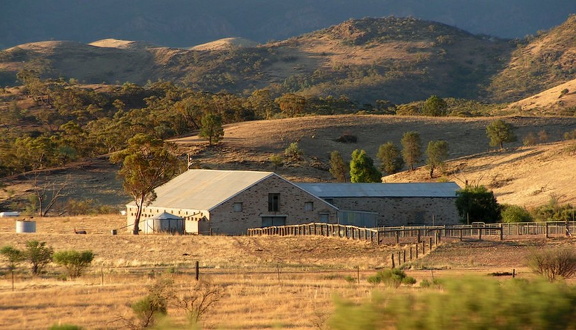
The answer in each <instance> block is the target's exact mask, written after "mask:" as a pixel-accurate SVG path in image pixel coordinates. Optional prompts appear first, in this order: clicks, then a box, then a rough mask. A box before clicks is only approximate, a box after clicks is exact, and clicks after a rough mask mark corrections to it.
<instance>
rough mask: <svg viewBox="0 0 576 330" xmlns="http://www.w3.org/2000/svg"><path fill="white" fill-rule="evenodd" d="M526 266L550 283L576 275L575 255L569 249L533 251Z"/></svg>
mask: <svg viewBox="0 0 576 330" xmlns="http://www.w3.org/2000/svg"><path fill="white" fill-rule="evenodd" d="M528 266H529V267H530V268H531V269H532V271H534V272H535V273H537V274H540V275H542V276H544V277H545V278H546V279H548V281H550V282H554V281H556V280H557V279H561V278H562V279H568V278H571V277H572V276H574V274H576V253H575V252H574V250H573V249H572V248H570V247H557V248H548V249H542V250H535V251H534V252H532V254H531V255H529V256H528Z"/></svg>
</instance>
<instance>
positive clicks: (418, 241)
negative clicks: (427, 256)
mask: <svg viewBox="0 0 576 330" xmlns="http://www.w3.org/2000/svg"><path fill="white" fill-rule="evenodd" d="M417 231H418V239H417V241H416V243H420V229H417Z"/></svg>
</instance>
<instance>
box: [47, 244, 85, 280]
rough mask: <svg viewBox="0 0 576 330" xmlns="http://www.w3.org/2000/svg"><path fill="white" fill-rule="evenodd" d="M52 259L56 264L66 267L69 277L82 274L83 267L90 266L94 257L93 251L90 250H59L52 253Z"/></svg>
mask: <svg viewBox="0 0 576 330" xmlns="http://www.w3.org/2000/svg"><path fill="white" fill-rule="evenodd" d="M53 259H54V262H55V263H56V264H58V265H61V266H64V268H66V270H67V272H68V275H69V276H70V277H71V278H76V277H79V276H80V275H82V272H83V271H84V269H86V268H87V267H88V266H90V264H91V263H92V260H93V259H94V253H92V251H82V252H79V251H74V250H70V251H60V252H56V253H54V257H53Z"/></svg>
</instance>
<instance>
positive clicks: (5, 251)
mask: <svg viewBox="0 0 576 330" xmlns="http://www.w3.org/2000/svg"><path fill="white" fill-rule="evenodd" d="M0 255H2V256H3V257H4V258H5V259H6V260H7V261H8V268H9V270H10V272H11V273H12V279H13V278H14V271H15V270H16V268H17V266H18V265H19V264H20V263H22V262H28V263H29V264H30V270H31V272H32V274H33V275H35V276H38V275H41V274H43V273H44V269H45V268H46V266H47V265H48V264H50V263H51V262H54V263H55V264H57V265H61V266H63V267H64V268H66V270H67V274H68V275H69V276H70V277H71V278H76V277H79V276H81V275H82V272H83V271H84V270H85V269H86V268H88V267H89V266H90V265H91V263H92V260H93V259H94V253H92V251H82V252H79V251H75V250H68V251H59V252H54V249H53V248H52V247H50V246H47V245H46V242H40V241H36V240H31V241H27V242H26V244H25V249H24V250H19V249H17V248H14V247H12V246H9V245H7V246H4V247H2V248H1V249H0Z"/></svg>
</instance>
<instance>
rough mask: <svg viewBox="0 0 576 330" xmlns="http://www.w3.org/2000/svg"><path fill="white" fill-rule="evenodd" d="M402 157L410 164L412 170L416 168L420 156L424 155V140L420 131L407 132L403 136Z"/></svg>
mask: <svg viewBox="0 0 576 330" xmlns="http://www.w3.org/2000/svg"><path fill="white" fill-rule="evenodd" d="M401 143H402V158H403V159H404V162H405V163H406V165H408V166H410V169H411V170H414V165H416V164H417V163H418V162H419V161H420V158H421V157H422V140H421V139H420V134H419V133H418V132H414V131H412V132H406V133H404V135H403V136H402V141H401Z"/></svg>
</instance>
